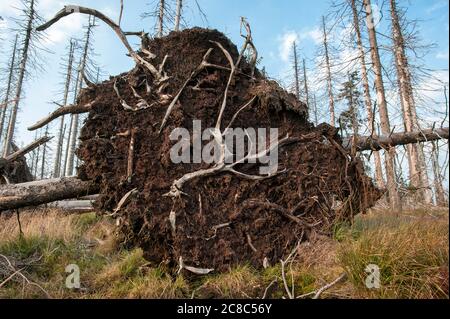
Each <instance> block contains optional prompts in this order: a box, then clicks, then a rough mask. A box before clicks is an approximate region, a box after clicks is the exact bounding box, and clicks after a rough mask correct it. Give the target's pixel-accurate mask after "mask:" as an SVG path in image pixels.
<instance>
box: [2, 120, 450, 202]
mask: <svg viewBox="0 0 450 319" xmlns="http://www.w3.org/2000/svg"><path fill="white" fill-rule="evenodd" d="M448 138H449V129H448V128H442V129H435V130H431V129H429V130H423V131H421V132H409V133H395V134H392V135H391V136H372V137H370V136H361V137H359V138H358V140H357V142H356V150H357V151H364V150H380V149H383V148H388V147H394V146H398V145H406V144H411V143H417V142H425V141H433V140H438V139H448ZM352 140H353V139H352V138H348V139H344V142H343V147H344V148H345V149H347V150H350V149H351V148H352ZM38 141H39V140H38ZM38 141H36V142H38ZM36 142H34V143H36ZM16 153H18V152H16ZM16 153H14V154H16ZM14 154H13V155H14ZM11 156H12V155H11ZM98 191H99V190H98V187H97V186H95V185H93V184H92V183H90V182H85V181H81V180H79V179H78V178H76V177H67V178H60V179H49V180H41V181H35V182H29V183H22V184H15V185H1V186H0V211H2V210H7V209H15V208H21V207H26V206H37V205H41V204H46V203H50V202H55V201H60V200H64V199H71V198H79V197H83V196H87V195H95V194H97V193H98ZM61 205H64V204H61ZM57 206H58V205H57Z"/></svg>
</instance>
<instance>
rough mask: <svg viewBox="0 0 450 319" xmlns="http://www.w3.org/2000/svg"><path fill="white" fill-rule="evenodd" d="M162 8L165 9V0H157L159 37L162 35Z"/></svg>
mask: <svg viewBox="0 0 450 319" xmlns="http://www.w3.org/2000/svg"><path fill="white" fill-rule="evenodd" d="M164 10H165V0H159V14H158V33H157V35H158V37H159V38H160V37H162V36H163V30H164Z"/></svg>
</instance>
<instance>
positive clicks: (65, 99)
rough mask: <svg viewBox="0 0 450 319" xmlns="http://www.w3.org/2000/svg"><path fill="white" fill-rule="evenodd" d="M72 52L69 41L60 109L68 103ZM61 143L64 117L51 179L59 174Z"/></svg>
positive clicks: (72, 46) (71, 44)
mask: <svg viewBox="0 0 450 319" xmlns="http://www.w3.org/2000/svg"><path fill="white" fill-rule="evenodd" d="M74 50H75V44H74V41H73V40H70V44H69V55H68V61H67V70H66V74H65V84H64V95H63V99H62V106H61V107H63V106H64V105H67V103H68V98H69V90H70V83H71V81H72V72H73V58H74ZM63 143H64V115H63V116H61V120H60V123H59V130H58V140H57V142H56V153H55V160H54V167H53V177H55V178H56V177H59V176H60V174H61V158H62V150H63Z"/></svg>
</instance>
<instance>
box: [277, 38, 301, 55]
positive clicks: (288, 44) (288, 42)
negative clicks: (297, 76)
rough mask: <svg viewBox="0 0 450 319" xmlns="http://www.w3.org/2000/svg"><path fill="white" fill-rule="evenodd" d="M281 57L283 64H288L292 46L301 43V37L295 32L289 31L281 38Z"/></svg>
mask: <svg viewBox="0 0 450 319" xmlns="http://www.w3.org/2000/svg"><path fill="white" fill-rule="evenodd" d="M279 42H280V46H279V48H278V49H279V56H280V58H281V60H282V61H283V62H288V61H289V57H290V56H291V54H292V45H293V43H294V42H296V43H297V45H298V42H299V36H298V34H297V32H295V31H287V32H285V33H284V34H283V35H282V36H280V37H279Z"/></svg>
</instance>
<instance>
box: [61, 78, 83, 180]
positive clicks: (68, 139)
mask: <svg viewBox="0 0 450 319" xmlns="http://www.w3.org/2000/svg"><path fill="white" fill-rule="evenodd" d="M80 81H81V78H80V72H79V71H78V72H77V77H76V80H75V91H74V94H73V103H74V104H75V103H76V101H77V96H78V86H79V85H80ZM74 115H75V114H72V116H71V117H70V124H69V131H68V133H67V142H66V151H65V155H64V165H63V169H62V170H61V177H62V176H66V171H67V166H68V161H69V151H70V140H71V136H72V126H73V122H74Z"/></svg>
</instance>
